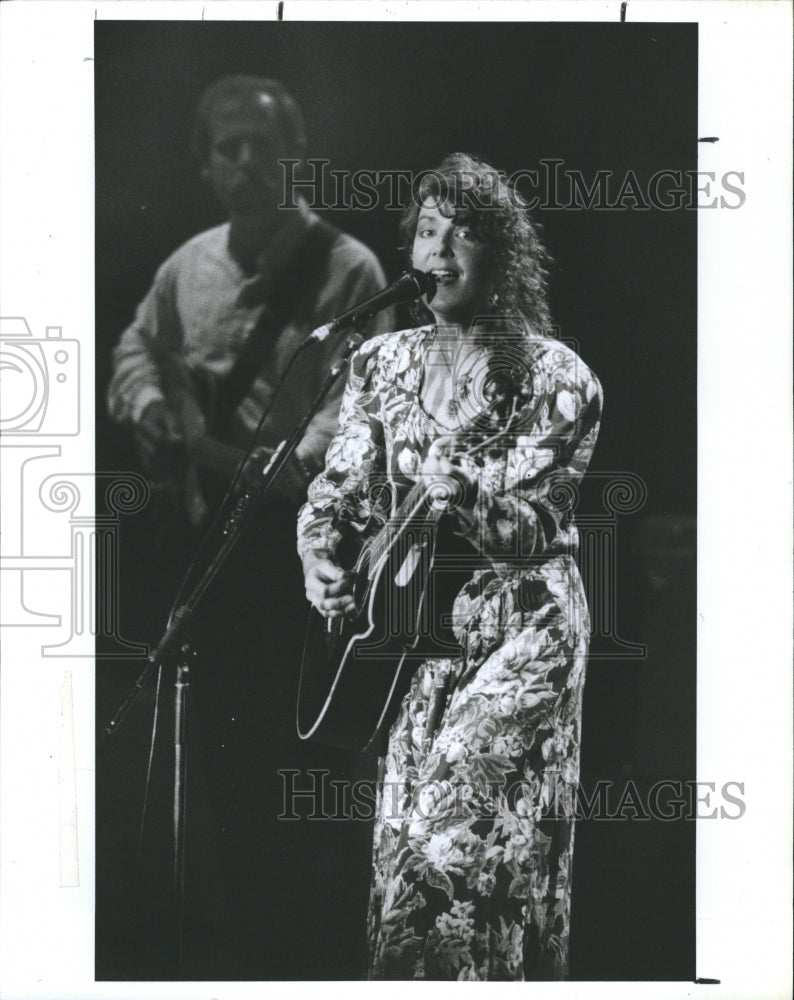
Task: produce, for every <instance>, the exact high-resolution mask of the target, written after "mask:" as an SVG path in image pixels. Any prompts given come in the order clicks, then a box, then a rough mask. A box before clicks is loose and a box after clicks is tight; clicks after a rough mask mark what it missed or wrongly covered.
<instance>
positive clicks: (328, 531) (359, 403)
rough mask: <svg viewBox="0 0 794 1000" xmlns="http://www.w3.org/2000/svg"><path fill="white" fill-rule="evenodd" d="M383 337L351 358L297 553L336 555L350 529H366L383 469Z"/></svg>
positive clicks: (301, 516)
mask: <svg viewBox="0 0 794 1000" xmlns="http://www.w3.org/2000/svg"><path fill="white" fill-rule="evenodd" d="M382 340H383V337H375V338H373V339H372V340H369V341H367V342H366V343H365V344H363V345H362V347H361V348H359V350H358V351H357V352H356V354H354V355H353V358H352V359H351V363H350V374H349V377H348V381H347V385H346V386H345V389H344V393H343V396H342V405H341V408H340V411H339V427H338V430H337V433H336V435H335V436H334V437H333V438H332V440H331V443H330V444H329V446H328V451H327V453H326V457H325V470H324V471H323V472H321V473H320V475H319V476H317V478H316V479H314V481H313V482H312V483H311V484H310V486H309V491H308V500H307V502H306V503H305V504H304V506H303V507H302V508H301V511H300V513H299V516H298V551H299V553H300V555H301V556H303V554H304V553H305V552H306V551H308V550H309V549H318V550H323V551H326V552H329V553H333V552H334V551H335V550H336V549H337V547H338V545H339V542H340V541H341V539H342V536H343V533H344V531H345V530H346V529H348V528H350V529H353V530H356V529H357V530H362V529H363V527H364V525H365V524H366V523H367V521H368V520H369V518H370V516H371V515H372V513H373V500H377V497H376V496H373V491H372V483H373V479H377V476H378V473H379V472H380V471H381V470H382V469H383V468H384V462H385V451H384V435H383V425H382V423H381V420H380V414H379V406H378V397H377V384H376V379H375V374H376V365H377V352H378V348H379V346H380V344H381V342H382Z"/></svg>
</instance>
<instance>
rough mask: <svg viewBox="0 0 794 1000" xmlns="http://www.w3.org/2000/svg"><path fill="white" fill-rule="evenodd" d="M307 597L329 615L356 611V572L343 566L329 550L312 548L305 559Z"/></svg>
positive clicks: (326, 615) (335, 615) (329, 616)
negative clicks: (331, 556)
mask: <svg viewBox="0 0 794 1000" xmlns="http://www.w3.org/2000/svg"><path fill="white" fill-rule="evenodd" d="M303 575H304V579H305V582H306V597H307V598H308V599H309V602H310V603H311V604H312V605H313V606H314V607H315V608H317V610H318V611H319V612H320V614H321V615H324V616H325V617H326V618H338V617H339V616H340V615H345V614H348V613H349V612H351V611H354V610H355V607H356V605H355V601H354V600H353V574H352V573H347V572H345V570H343V569H340V567H339V566H337V565H336V563H334V562H332V561H331V559H329V558H328V554H327V553H325V552H312V551H309V552H307V553H306V555H305V556H304V558H303Z"/></svg>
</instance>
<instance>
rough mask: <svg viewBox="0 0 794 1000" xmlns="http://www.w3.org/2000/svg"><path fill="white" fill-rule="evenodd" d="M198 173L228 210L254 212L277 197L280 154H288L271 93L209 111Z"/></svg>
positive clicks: (263, 209) (269, 206) (266, 208)
mask: <svg viewBox="0 0 794 1000" xmlns="http://www.w3.org/2000/svg"><path fill="white" fill-rule="evenodd" d="M209 131H210V150H209V156H208V158H207V162H206V164H205V166H204V176H205V177H206V178H207V180H209V182H210V183H211V184H212V186H213V188H214V190H215V194H216V195H217V196H218V198H219V199H220V201H221V202H222V203H223V205H224V207H225V208H226V211H227V212H228V213H229V214H230V215H259V214H262V213H263V212H268V211H273V210H274V209H275V207H276V205H278V203H279V202H280V201H281V182H282V172H281V167H280V166H279V164H278V161H279V160H280V159H284V158H286V157H289V156H290V149H289V144H288V142H287V137H286V136H285V135H284V133H283V131H282V129H281V127H280V125H279V123H278V120H277V118H276V112H275V106H274V102H273V98H271V97H269V96H268V95H267V94H258V95H254V96H251V97H248V98H244V99H237V100H230V101H226V102H222V103H219V104H217V105H216V106H215V108H213V110H212V114H211V115H210V130H209Z"/></svg>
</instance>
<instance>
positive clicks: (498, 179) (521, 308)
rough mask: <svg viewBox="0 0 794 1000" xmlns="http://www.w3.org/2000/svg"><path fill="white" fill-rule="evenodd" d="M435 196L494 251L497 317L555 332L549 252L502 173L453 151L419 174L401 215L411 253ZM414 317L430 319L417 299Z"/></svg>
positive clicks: (538, 331) (538, 330)
mask: <svg viewBox="0 0 794 1000" xmlns="http://www.w3.org/2000/svg"><path fill="white" fill-rule="evenodd" d="M427 199H432V200H435V201H436V202H437V203H438V208H439V211H440V212H441V213H442V214H443V215H445V216H447V217H448V218H452V217H453V216H454V218H455V221H456V223H458V222H459V223H461V224H465V225H467V226H469V227H470V228H471V229H472V231H473V232H474V234H475V235H476V236H477V237H478V238H479V239H480V240H482V242H483V243H484V244H485V245H486V247H487V248H488V250H489V252H490V256H491V265H492V275H493V285H492V308H493V311H494V313H498V314H499V317H500V318H502V319H504V318H510V319H512V320H515V321H518V322H521V321H522V320H523V321H524V324H525V325H528V326H529V328H530V331H531V332H532V333H533V334H535V335H540V336H551V322H552V321H551V314H550V312H549V305H548V298H547V284H548V273H549V272H548V269H549V267H550V265H551V263H552V261H551V257H550V256H549V254H548V253H547V251H546V248H545V247H544V245H543V242H542V241H541V238H540V235H539V232H538V228H537V227H536V226H535V225H534V224H533V223H532V220H531V219H530V218H529V214H528V210H527V206H526V203H525V202H524V200H523V198H522V197H521V196H520V194H519V193H518V191H516V189H515V188H514V187H513V186H511V185H509V184H508V183H507V181H506V180H505V177H504V174H502V173H500V172H499V171H498V170H496V169H495V168H494V167H492V166H490V165H489V164H487V163H485V162H484V161H483V160H480V159H478V158H477V157H475V156H472V155H470V154H469V153H451V154H450V155H449V156H447V157H445V158H444V160H443V161H442V162H441V164H440V165H439V166H438V167H437V168H436V169H435V170H429V171H426V172H425V173H424V174H423V175H421V177H420V179H419V181H418V183H417V184H416V185H415V188H414V191H413V198H412V200H411V203H410V204H409V206H408V208H407V209H406V210H405V212H404V213H403V216H402V219H401V220H400V237H401V244H402V248H403V249H404V250H405V251H406V252H407V253H408V254H409V256H410V253H411V246H412V244H413V240H414V236H415V234H416V226H417V222H418V219H419V212H420V209H421V206H422V203H423V202H424V201H425V200H427ZM419 313H420V314H419V315H415V317H414V318H415V319H418V320H420V321H422V322H425V321H427V319H428V311H427V309H426V307H425V306H423V305H421V303H420V304H419Z"/></svg>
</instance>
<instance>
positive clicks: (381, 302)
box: [302, 268, 436, 347]
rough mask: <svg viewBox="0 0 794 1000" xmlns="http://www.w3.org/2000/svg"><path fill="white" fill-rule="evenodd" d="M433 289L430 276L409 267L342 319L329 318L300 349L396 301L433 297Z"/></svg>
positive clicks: (362, 319) (371, 315)
mask: <svg viewBox="0 0 794 1000" xmlns="http://www.w3.org/2000/svg"><path fill="white" fill-rule="evenodd" d="M435 290H436V283H435V280H434V279H433V276H432V275H430V274H425V272H424V271H417V270H415V269H413V268H412V269H411V270H410V271H406V272H405V274H404V275H403V276H402V277H401V278H398V279H397V281H393V282H392V283H391V284H390V285H388V286H387V287H386V288H384V289H383V290H382V291H380V292H376V293H375V294H374V295H372V296H370V298H368V299H365V300H364V302H360V303H359V304H358V305H357V306H353V308H352V309H348V310H347V312H343V313H342V315H341V316H337V317H336V319H332V320H331V322H330V323H326V324H325V325H324V326H318V327H317V329H316V330H313V331H312V333H310V334H309V336H308V337H307V338H306V340H304V342H303V345H302V346H303V347H308V346H309V345H310V344H318V343H320V341H323V340H325V338H326V337H330V336H331V335H332V334H334V333H338V332H339V330H343V329H345V327H348V326H354V325H356V324H358V323H366V322H367V320H369V319H371V318H372V317H373V316H374V315H375V313H379V312H380V311H381V310H382V309H385V308H386V307H387V306H390V305H393V304H394V303H395V302H413V301H414V299H418V298H419V297H420V296H421V295H424V294H425V293H428V294H429V295H430V296H431V298H432V296H433V293H434V292H435Z"/></svg>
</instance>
